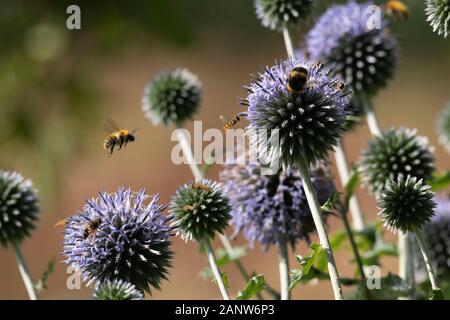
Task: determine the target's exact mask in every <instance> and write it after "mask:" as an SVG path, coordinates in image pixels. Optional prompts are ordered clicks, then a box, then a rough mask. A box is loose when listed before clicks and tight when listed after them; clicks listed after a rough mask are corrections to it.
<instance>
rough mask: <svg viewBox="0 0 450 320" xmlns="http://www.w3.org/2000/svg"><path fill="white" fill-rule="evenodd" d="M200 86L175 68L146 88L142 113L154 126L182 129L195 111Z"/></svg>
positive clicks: (192, 76) (164, 73)
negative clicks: (171, 126) (172, 126)
mask: <svg viewBox="0 0 450 320" xmlns="http://www.w3.org/2000/svg"><path fill="white" fill-rule="evenodd" d="M200 99H201V85H200V82H199V80H198V78H197V76H196V75H194V74H192V73H191V72H189V71H188V70H187V69H183V68H178V69H175V70H173V71H163V72H160V73H159V74H157V75H156V76H155V77H154V78H153V79H152V80H151V81H150V82H149V83H148V84H147V86H146V87H145V90H144V96H143V98H142V110H143V111H144V113H145V116H146V117H147V118H148V119H149V120H150V121H151V122H152V123H153V124H155V125H158V124H159V123H161V122H162V123H163V124H164V125H166V126H167V125H172V124H175V125H178V126H179V125H182V123H183V122H184V121H186V120H188V119H190V118H191V117H192V116H193V114H194V113H195V112H196V111H197V109H198V106H199V104H200Z"/></svg>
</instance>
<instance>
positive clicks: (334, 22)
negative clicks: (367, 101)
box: [306, 0, 398, 96]
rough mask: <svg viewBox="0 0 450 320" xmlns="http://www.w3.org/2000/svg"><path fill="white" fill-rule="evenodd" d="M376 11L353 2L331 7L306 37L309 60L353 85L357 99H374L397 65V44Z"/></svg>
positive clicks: (366, 5)
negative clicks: (372, 97)
mask: <svg viewBox="0 0 450 320" xmlns="http://www.w3.org/2000/svg"><path fill="white" fill-rule="evenodd" d="M375 8H377V7H376V6H373V5H371V4H369V3H365V4H359V3H356V2H355V1H353V0H351V1H349V2H348V3H346V4H342V5H334V6H331V7H330V8H329V9H328V10H327V11H326V12H325V13H324V14H323V15H322V16H321V17H320V18H319V20H318V21H317V23H316V24H315V26H314V27H313V28H312V29H311V31H309V33H308V34H307V37H306V39H307V46H308V53H309V57H310V58H311V59H314V60H318V61H321V62H322V63H324V64H325V66H326V67H327V68H329V69H330V71H331V72H333V73H335V74H336V75H338V76H339V77H340V78H342V79H344V80H345V81H346V82H347V83H349V85H350V86H351V87H352V90H353V92H354V94H355V95H357V96H361V95H364V96H371V95H374V94H375V93H376V92H377V91H378V90H379V89H380V88H382V87H384V86H385V85H386V84H387V82H388V81H389V80H390V79H392V77H393V75H394V71H395V68H396V65H397V60H398V58H397V43H396V40H395V39H394V37H393V36H392V35H391V33H390V31H389V29H388V27H387V21H386V19H385V17H384V15H382V14H381V15H380V14H377V13H380V12H379V7H378V9H375Z"/></svg>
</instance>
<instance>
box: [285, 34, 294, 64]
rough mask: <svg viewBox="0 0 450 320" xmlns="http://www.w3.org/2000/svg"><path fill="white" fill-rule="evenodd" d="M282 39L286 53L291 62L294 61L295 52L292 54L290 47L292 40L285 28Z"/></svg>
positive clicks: (292, 47) (291, 46)
mask: <svg viewBox="0 0 450 320" xmlns="http://www.w3.org/2000/svg"><path fill="white" fill-rule="evenodd" d="M283 38H284V44H285V45H286V52H287V55H288V57H289V59H291V60H295V52H294V46H293V45H292V38H291V35H290V34H289V30H288V28H287V27H284V28H283Z"/></svg>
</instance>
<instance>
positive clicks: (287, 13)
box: [255, 0, 312, 30]
mask: <svg viewBox="0 0 450 320" xmlns="http://www.w3.org/2000/svg"><path fill="white" fill-rule="evenodd" d="M311 5H312V0H255V9H256V16H257V17H258V19H259V20H261V24H262V25H263V26H264V27H266V28H269V29H272V30H281V29H283V28H284V27H286V26H288V25H295V24H297V23H298V21H299V20H300V19H302V18H304V17H306V16H307V15H308V14H309V12H310V11H311Z"/></svg>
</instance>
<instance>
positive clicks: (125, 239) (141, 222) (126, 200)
mask: <svg viewBox="0 0 450 320" xmlns="http://www.w3.org/2000/svg"><path fill="white" fill-rule="evenodd" d="M149 198H150V197H149V196H148V195H146V194H145V190H144V189H142V190H140V191H139V192H133V191H131V189H125V187H121V188H119V189H118V190H117V192H115V193H107V192H101V193H99V198H94V199H91V200H88V201H86V204H85V206H84V208H83V210H82V211H81V212H79V213H78V214H76V215H74V216H72V217H70V218H68V219H67V222H66V231H65V235H64V255H65V256H66V263H67V264H69V265H70V266H71V267H72V268H73V269H75V270H77V271H79V272H80V273H81V275H82V276H83V279H84V280H86V281H88V284H91V283H103V282H106V281H108V280H110V281H113V280H124V281H127V282H130V283H132V284H133V285H135V286H136V287H137V288H138V289H139V290H142V291H149V292H150V287H154V288H159V287H160V282H161V280H162V279H166V277H167V274H168V268H169V267H170V265H171V260H172V255H173V252H172V250H171V249H170V244H171V242H170V240H169V238H170V236H171V235H172V227H170V226H169V221H170V218H168V217H166V216H164V215H163V210H164V209H165V208H166V207H167V206H165V205H163V206H162V205H158V200H159V197H158V196H157V195H156V196H153V197H152V198H151V200H150V201H149V203H148V204H146V203H145V202H146V200H147V199H149ZM93 223H95V226H94V224H93Z"/></svg>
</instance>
